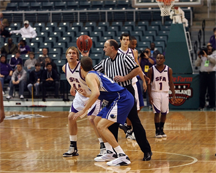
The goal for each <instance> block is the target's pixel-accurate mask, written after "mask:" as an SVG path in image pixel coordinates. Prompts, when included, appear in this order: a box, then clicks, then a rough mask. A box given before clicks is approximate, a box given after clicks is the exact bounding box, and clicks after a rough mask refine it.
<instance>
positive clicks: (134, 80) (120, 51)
mask: <svg viewBox="0 0 216 173" xmlns="http://www.w3.org/2000/svg"><path fill="white" fill-rule="evenodd" d="M118 53H123V54H125V55H127V56H129V57H130V58H131V59H133V60H135V58H134V54H133V50H132V49H131V48H128V50H127V51H123V50H122V49H121V48H119V49H118ZM137 81H138V80H137V77H133V78H132V84H134V83H136V82H137Z"/></svg>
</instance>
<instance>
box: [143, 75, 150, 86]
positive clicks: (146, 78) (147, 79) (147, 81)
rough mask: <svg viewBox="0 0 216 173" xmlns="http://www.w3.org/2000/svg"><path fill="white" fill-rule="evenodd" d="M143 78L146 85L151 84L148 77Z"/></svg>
mask: <svg viewBox="0 0 216 173" xmlns="http://www.w3.org/2000/svg"><path fill="white" fill-rule="evenodd" d="M144 78H145V80H146V83H147V84H150V83H151V80H150V79H149V77H147V76H146V75H145V76H144Z"/></svg>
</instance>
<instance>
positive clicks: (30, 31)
mask: <svg viewBox="0 0 216 173" xmlns="http://www.w3.org/2000/svg"><path fill="white" fill-rule="evenodd" d="M10 33H11V34H21V35H22V38H35V37H36V36H37V33H36V31H35V30H34V28H32V27H31V26H30V25H29V21H28V20H26V21H24V27H23V28H21V29H20V30H13V31H11V32H10Z"/></svg>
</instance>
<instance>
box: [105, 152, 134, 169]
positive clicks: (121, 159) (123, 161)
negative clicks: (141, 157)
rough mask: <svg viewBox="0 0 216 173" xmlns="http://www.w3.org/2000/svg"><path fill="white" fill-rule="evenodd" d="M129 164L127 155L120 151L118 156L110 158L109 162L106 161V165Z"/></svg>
mask: <svg viewBox="0 0 216 173" xmlns="http://www.w3.org/2000/svg"><path fill="white" fill-rule="evenodd" d="M129 164H131V161H130V159H129V158H128V156H127V155H125V154H123V153H120V154H119V156H118V158H116V159H114V160H111V161H110V162H107V165H109V166H125V165H129Z"/></svg>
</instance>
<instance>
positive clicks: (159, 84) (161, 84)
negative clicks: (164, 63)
mask: <svg viewBox="0 0 216 173" xmlns="http://www.w3.org/2000/svg"><path fill="white" fill-rule="evenodd" d="M162 84H163V83H162V82H160V83H159V85H160V90H162Z"/></svg>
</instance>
